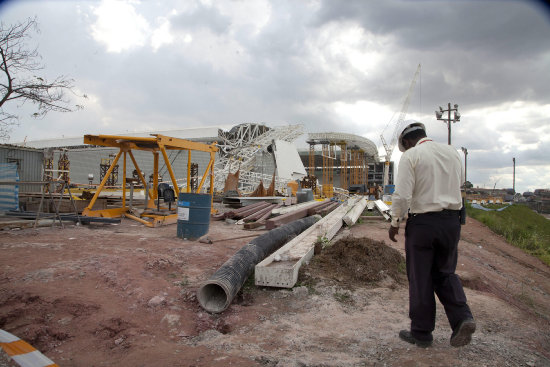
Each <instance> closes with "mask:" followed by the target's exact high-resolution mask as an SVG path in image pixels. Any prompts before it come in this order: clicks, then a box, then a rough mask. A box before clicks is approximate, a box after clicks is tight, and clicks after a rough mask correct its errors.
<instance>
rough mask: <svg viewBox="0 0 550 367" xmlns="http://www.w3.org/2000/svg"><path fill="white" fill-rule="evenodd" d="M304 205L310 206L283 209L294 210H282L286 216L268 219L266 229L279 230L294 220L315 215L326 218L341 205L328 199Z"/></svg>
mask: <svg viewBox="0 0 550 367" xmlns="http://www.w3.org/2000/svg"><path fill="white" fill-rule="evenodd" d="M303 204H308V205H304V206H302V207H299V205H301V204H298V205H295V208H292V207H288V208H283V209H292V210H285V211H282V210H281V211H280V212H284V214H281V215H279V216H277V217H274V218H270V219H268V220H267V221H266V223H265V228H266V229H273V228H277V227H279V226H281V225H283V224H286V223H290V222H292V221H293V220H297V219H300V218H304V217H308V216H310V215H314V214H320V215H321V216H324V215H327V214H328V213H329V212H330V211H332V210H334V209H336V207H337V206H338V205H339V203H338V202H336V201H330V200H329V199H326V200H324V201H314V202H308V203H303Z"/></svg>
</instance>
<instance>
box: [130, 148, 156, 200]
mask: <svg viewBox="0 0 550 367" xmlns="http://www.w3.org/2000/svg"><path fill="white" fill-rule="evenodd" d="M128 154H129V155H130V158H131V159H132V163H134V167H135V168H136V171H137V173H138V176H139V179H140V180H141V183H142V184H143V188H144V189H145V188H146V187H147V181H146V180H145V177H143V174H142V173H141V169H139V166H138V164H137V162H136V159H135V158H134V154H133V153H132V151H131V150H129V151H128ZM145 191H147V192H146V193H145V201H147V206H149V204H150V203H149V201H150V200H149V198H151V200H154V199H153V196H152V195H151V190H145ZM153 204H154V203H153ZM153 206H154V205H153Z"/></svg>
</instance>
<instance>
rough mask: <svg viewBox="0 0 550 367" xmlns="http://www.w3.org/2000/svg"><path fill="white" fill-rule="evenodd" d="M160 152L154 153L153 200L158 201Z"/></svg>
mask: <svg viewBox="0 0 550 367" xmlns="http://www.w3.org/2000/svg"><path fill="white" fill-rule="evenodd" d="M158 187H159V152H153V198H154V199H158V194H159V190H158Z"/></svg>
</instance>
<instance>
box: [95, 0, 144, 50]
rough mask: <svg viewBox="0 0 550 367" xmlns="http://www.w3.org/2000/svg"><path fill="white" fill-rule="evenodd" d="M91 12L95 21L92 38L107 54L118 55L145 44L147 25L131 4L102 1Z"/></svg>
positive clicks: (114, 0) (112, 0)
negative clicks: (103, 45) (104, 48)
mask: <svg viewBox="0 0 550 367" xmlns="http://www.w3.org/2000/svg"><path fill="white" fill-rule="evenodd" d="M93 12H94V14H95V15H96V16H97V20H96V22H95V23H94V24H93V25H92V37H93V38H94V39H95V40H96V41H97V42H100V43H103V44H105V46H106V47H107V52H114V53H120V52H122V51H125V50H128V49H132V48H135V47H141V46H143V45H145V44H146V43H147V40H148V38H149V36H150V33H151V30H150V26H149V23H148V22H147V20H146V19H145V18H144V17H143V16H142V15H141V14H138V13H137V12H136V10H135V8H134V6H133V5H132V3H131V2H124V1H116V0H103V1H102V2H101V4H100V5H99V6H98V7H97V8H95V9H94V11H93Z"/></svg>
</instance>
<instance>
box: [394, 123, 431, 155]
mask: <svg viewBox="0 0 550 367" xmlns="http://www.w3.org/2000/svg"><path fill="white" fill-rule="evenodd" d="M405 124H407V125H406V126H405V128H404V129H403V131H401V134H399V138H397V146H398V147H399V150H400V151H402V152H404V151H405V150H406V149H405V147H404V146H403V141H402V140H403V137H404V136H405V135H407V134H408V133H410V132H411V131H414V130H424V132H426V126H424V124H423V123H421V122H419V121H414V120H408V121H405Z"/></svg>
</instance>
